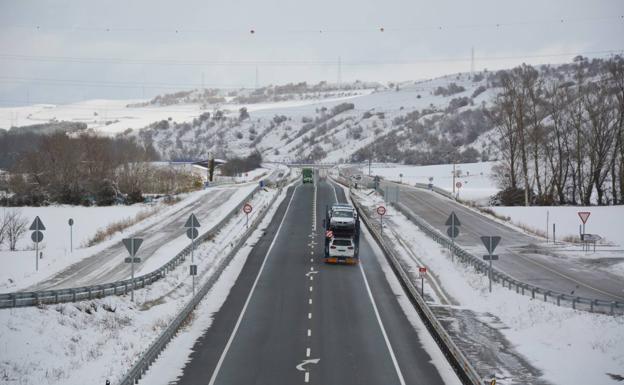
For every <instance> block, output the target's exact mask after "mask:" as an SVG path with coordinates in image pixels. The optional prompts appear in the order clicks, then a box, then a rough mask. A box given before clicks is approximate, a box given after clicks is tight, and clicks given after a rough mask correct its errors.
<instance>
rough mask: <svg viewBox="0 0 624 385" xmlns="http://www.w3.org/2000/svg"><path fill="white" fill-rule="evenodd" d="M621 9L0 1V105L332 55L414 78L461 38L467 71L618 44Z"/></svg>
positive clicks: (291, 68) (459, 62) (321, 62)
mask: <svg viewBox="0 0 624 385" xmlns="http://www.w3.org/2000/svg"><path fill="white" fill-rule="evenodd" d="M623 15H624V1H622V0H593V1H588V0H548V1H547V0H523V1H504V0H472V1H460V0H458V1H450V0H435V1H422V0H410V1H399V0H385V1H370V0H342V1H340V0H338V1H336V0H316V1H298V0H271V1H263V0H227V1H206V0H200V1H155V0H122V1H109V0H106V1H97V2H96V1H84V0H74V1H62V0H61V1H42V0H38V1H34V0H15V1H8V0H0V106H7V105H23V104H27V102H30V103H41V102H49V103H62V102H67V101H75V100H81V99H93V98H116V99H117V98H141V97H151V96H154V95H156V94H159V93H163V92H172V91H175V90H176V89H189V88H194V87H200V86H201V85H202V84H204V85H205V86H206V87H240V86H246V87H253V86H254V85H255V83H256V68H257V73H258V82H259V84H260V85H266V84H276V83H286V82H297V81H308V82H317V81H320V80H327V81H330V82H336V81H337V80H338V72H339V71H338V58H340V60H341V62H342V65H341V74H342V81H353V80H356V79H360V80H368V81H382V82H388V81H397V80H415V79H423V78H430V77H434V76H439V75H443V74H448V73H455V72H460V71H462V72H463V71H469V70H470V56H471V47H474V50H475V58H476V61H475V67H476V69H483V68H488V69H497V68H508V67H512V66H514V65H518V64H520V63H522V62H527V63H533V64H537V63H548V62H550V63H560V62H566V61H569V60H570V59H571V57H572V56H573V55H574V54H576V53H586V56H607V55H608V53H606V52H605V51H610V50H622V49H624V39H623V38H622V36H624V16H623ZM381 28H383V32H382V31H381ZM251 30H254V31H255V33H253V34H252V33H251V32H250V31H251ZM563 54H567V55H563ZM172 61H173V62H174V63H172Z"/></svg>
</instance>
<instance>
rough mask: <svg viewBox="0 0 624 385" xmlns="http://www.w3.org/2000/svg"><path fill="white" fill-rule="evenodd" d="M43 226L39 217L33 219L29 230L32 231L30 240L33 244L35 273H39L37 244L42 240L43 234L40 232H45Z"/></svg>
mask: <svg viewBox="0 0 624 385" xmlns="http://www.w3.org/2000/svg"><path fill="white" fill-rule="evenodd" d="M45 229H46V228H45V226H44V225H43V222H41V219H39V217H38V216H37V217H35V220H34V221H33V223H32V224H31V225H30V230H32V232H33V233H32V234H31V236H30V238H31V239H32V240H33V242H35V271H39V242H41V241H42V240H43V233H42V232H41V231H43V230H45Z"/></svg>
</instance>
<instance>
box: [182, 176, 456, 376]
mask: <svg viewBox="0 0 624 385" xmlns="http://www.w3.org/2000/svg"><path fill="white" fill-rule="evenodd" d="M315 197H316V198H315ZM335 197H337V198H339V199H340V200H342V201H344V199H345V198H344V194H343V193H342V190H339V191H338V192H337V193H336V190H334V188H333V187H331V186H330V185H329V184H327V183H326V182H324V181H320V182H319V183H317V188H316V192H315V187H314V186H313V185H309V184H308V185H299V186H297V187H296V188H291V190H290V191H289V195H288V196H287V198H286V199H285V200H284V202H283V203H282V205H281V206H280V207H279V208H278V211H277V214H276V215H275V217H274V219H273V221H272V223H271V224H270V226H269V227H268V229H267V231H266V235H265V236H263V237H262V238H261V240H260V241H259V242H258V243H257V244H256V245H255V246H254V248H253V250H252V252H251V254H250V255H249V257H248V259H247V261H246V263H245V265H244V267H243V270H242V271H241V274H240V275H239V277H238V278H237V281H236V283H235V284H234V286H233V288H232V290H231V291H230V294H229V295H228V297H227V299H226V301H225V303H224V304H223V306H222V307H221V309H220V310H219V312H217V313H216V314H215V317H214V320H213V323H212V326H211V327H210V328H209V329H208V330H207V331H206V332H205V334H204V335H203V336H202V337H200V338H199V339H198V340H197V341H196V343H195V346H194V348H193V352H192V353H191V355H190V358H189V361H188V363H187V365H186V367H185V368H184V370H183V374H182V375H181V376H180V378H178V379H177V381H175V382H174V383H177V384H189V385H190V384H193V385H196V384H210V385H212V384H227V385H239V384H240V385H250V384H267V385H280V384H288V385H293V384H306V383H310V384H322V385H330V384H340V385H348V384H358V385H363V384H364V385H365V384H375V385H380V384H383V385H392V384H426V385H436V384H442V383H443V380H442V378H441V376H440V374H439V373H438V371H437V369H436V368H435V367H434V365H433V364H432V363H431V358H430V357H429V355H428V354H427V352H426V351H425V350H424V348H423V347H422V345H421V342H420V340H419V337H418V335H417V333H416V332H415V330H414V328H413V326H412V325H411V324H410V322H409V321H408V319H407V317H406V315H405V313H404V312H403V310H402V309H401V307H400V305H399V303H398V301H397V299H396V296H395V294H394V293H393V292H392V289H391V288H390V286H389V284H388V281H387V280H386V277H385V275H384V272H383V270H382V268H381V266H380V264H379V262H378V260H377V258H376V256H375V255H374V254H373V250H372V249H371V246H370V244H369V243H368V240H367V239H366V237H362V238H361V242H360V259H361V263H360V264H359V265H355V266H346V265H325V264H323V262H321V258H322V252H323V244H322V242H323V233H324V231H323V229H322V220H323V218H324V210H325V205H329V204H332V203H334V202H335ZM315 202H316V203H315ZM306 360H311V361H306ZM298 365H299V368H297V366H298ZM449 370H450V367H449Z"/></svg>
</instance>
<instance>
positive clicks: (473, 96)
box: [125, 74, 496, 163]
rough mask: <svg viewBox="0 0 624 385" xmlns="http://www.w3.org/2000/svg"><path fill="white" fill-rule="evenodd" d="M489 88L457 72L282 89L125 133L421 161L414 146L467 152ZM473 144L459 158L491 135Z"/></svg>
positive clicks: (174, 149)
mask: <svg viewBox="0 0 624 385" xmlns="http://www.w3.org/2000/svg"><path fill="white" fill-rule="evenodd" d="M495 94H496V90H495V89H492V88H489V87H488V79H487V77H486V76H483V75H480V76H471V75H469V74H458V75H452V76H445V77H442V78H438V79H433V80H427V81H418V82H403V83H399V84H389V86H388V87H377V88H376V89H353V88H351V89H350V90H349V91H345V92H344V93H343V92H340V93H337V92H336V91H333V92H327V93H323V94H321V97H320V98H319V99H305V98H302V97H301V95H302V94H297V95H299V96H297V97H295V96H292V95H291V96H284V97H285V98H289V99H288V100H289V101H286V102H274V103H266V102H265V103H252V104H245V105H243V104H235V103H229V104H228V103H226V104H223V105H219V106H213V109H212V110H211V111H205V112H203V113H202V114H201V115H199V116H198V117H196V118H194V119H192V120H190V121H189V120H186V121H178V120H176V119H175V118H172V119H166V120H161V121H159V122H155V123H153V124H151V125H150V126H148V127H146V128H144V129H142V130H140V132H139V133H138V134H137V132H136V131H132V132H130V131H128V132H126V133H125V134H126V135H138V136H139V137H140V138H141V140H143V141H144V142H146V143H152V144H153V145H154V146H155V148H156V149H157V150H158V151H159V152H160V153H161V154H162V155H163V156H164V157H165V158H171V159H176V158H189V157H191V158H192V157H204V156H206V155H207V153H208V152H209V151H211V152H214V153H216V154H217V155H218V156H223V157H226V156H229V155H232V154H246V153H249V152H251V151H254V150H259V151H261V152H262V153H263V155H264V157H265V159H269V160H274V161H289V160H310V161H329V162H339V161H349V160H362V159H367V158H368V153H367V152H366V151H369V149H372V150H371V151H372V152H373V153H374V154H375V155H374V157H375V158H376V159H377V160H380V161H395V162H402V161H408V162H412V163H414V162H422V160H423V159H424V160H425V161H424V162H422V163H426V161H427V158H428V157H427V156H416V155H414V154H415V151H422V152H423V153H427V154H430V153H433V154H434V155H433V156H429V158H431V159H430V160H431V161H433V160H434V158H436V159H440V156H439V155H435V154H436V151H437V153H442V152H443V151H444V150H443V149H447V151H446V152H447V153H448V152H450V151H453V149H454V148H460V150H462V153H466V151H465V149H466V148H468V147H469V146H470V145H471V144H472V143H475V141H476V140H477V139H478V138H479V136H480V135H481V134H483V133H484V132H486V131H488V130H489V129H490V128H491V126H490V125H489V123H488V121H487V119H486V117H485V113H484V112H483V111H482V108H483V107H484V106H487V105H488V103H489V101H490V100H491V98H492V97H493V95H495ZM323 96H327V97H323ZM458 127H459V128H458ZM403 139H407V140H403ZM375 143H377V144H378V145H379V147H380V149H378V148H376V145H375ZM478 145H479V148H478V149H472V150H470V151H469V152H467V153H466V154H465V157H466V160H470V161H476V160H481V159H482V158H486V159H487V157H488V154H489V153H490V152H491V151H493V150H492V149H491V145H492V142H491V141H482V142H481V143H478ZM464 147H465V148H464ZM381 148H383V150H381ZM438 148H441V149H438ZM483 154H485V155H484V156H482V155H483Z"/></svg>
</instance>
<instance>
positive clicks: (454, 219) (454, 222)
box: [445, 211, 461, 226]
mask: <svg viewBox="0 0 624 385" xmlns="http://www.w3.org/2000/svg"><path fill="white" fill-rule="evenodd" d="M445 225H447V226H453V225H455V226H461V223H460V222H459V218H457V215H455V211H453V212H452V213H451V215H450V216H449V217H448V219H447V220H446V223H445Z"/></svg>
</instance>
